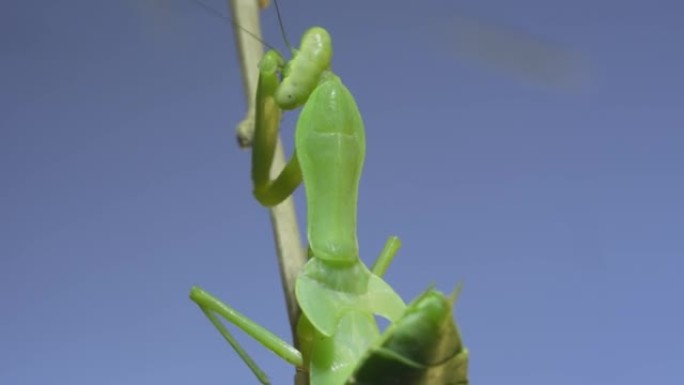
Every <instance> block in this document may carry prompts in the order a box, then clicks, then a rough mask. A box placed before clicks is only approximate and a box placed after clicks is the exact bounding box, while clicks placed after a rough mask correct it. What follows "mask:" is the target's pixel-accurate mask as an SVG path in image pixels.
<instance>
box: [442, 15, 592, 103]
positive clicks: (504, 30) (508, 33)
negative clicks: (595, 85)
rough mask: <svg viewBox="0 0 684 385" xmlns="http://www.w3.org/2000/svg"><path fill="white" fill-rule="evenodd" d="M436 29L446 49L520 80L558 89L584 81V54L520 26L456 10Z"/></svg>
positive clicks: (573, 86) (585, 82) (585, 67)
mask: <svg viewBox="0 0 684 385" xmlns="http://www.w3.org/2000/svg"><path fill="white" fill-rule="evenodd" d="M439 32H440V33H441V35H442V36H446V37H447V38H445V40H446V41H445V42H444V43H445V47H446V48H445V49H446V50H447V51H451V52H453V53H454V54H455V55H457V56H460V57H463V58H467V59H471V60H473V61H475V62H477V63H479V64H483V65H485V66H486V67H488V68H490V69H493V70H497V71H501V72H504V73H506V74H508V75H509V76H513V77H516V78H518V79H520V80H523V81H527V82H532V83H535V84H539V85H543V86H547V87H551V88H558V89H562V90H577V89H578V88H581V87H584V86H586V85H587V82H588V75H589V74H588V69H587V64H586V60H585V58H583V57H582V56H581V55H580V54H579V53H576V52H573V51H572V50H571V49H569V48H567V47H564V46H563V45H561V44H559V43H554V42H550V41H547V40H545V39H543V38H541V37H538V36H534V35H533V34H531V33H529V32H527V31H524V30H523V29H520V28H513V27H507V26H504V25H503V24H501V23H498V22H492V21H487V20H485V19H484V18H481V17H477V16H474V15H472V14H471V13H469V12H465V11H459V12H458V13H457V14H456V15H454V16H453V17H451V21H450V22H449V23H448V24H446V25H444V26H443V28H441V30H440V31H439ZM447 39H448V40H447Z"/></svg>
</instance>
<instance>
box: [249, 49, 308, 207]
mask: <svg viewBox="0 0 684 385" xmlns="http://www.w3.org/2000/svg"><path fill="white" fill-rule="evenodd" d="M284 65H285V61H284V60H283V57H282V56H281V55H280V54H279V53H277V52H276V51H268V52H267V53H266V55H264V57H263V58H262V59H261V62H260V63H259V83H258V88H257V94H256V118H255V130H254V141H253V144H252V182H253V184H254V197H255V198H256V199H257V200H258V201H259V203H261V204H263V205H264V206H274V205H276V204H278V203H280V202H282V201H283V200H284V199H285V198H287V197H288V196H290V195H291V194H292V193H293V192H294V190H295V189H296V188H297V186H299V184H300V183H302V172H301V169H300V168H299V163H298V162H297V154H296V152H295V153H293V154H292V157H291V158H290V161H289V162H288V163H287V165H286V166H285V168H284V169H283V170H282V171H281V173H280V175H279V176H278V177H277V178H276V179H275V180H271V179H270V172H271V165H272V163H273V155H274V153H275V148H276V143H277V139H278V130H279V127H280V119H281V115H282V112H281V107H280V106H279V105H278V103H277V101H276V99H275V94H276V91H277V89H278V87H279V86H280V80H279V79H278V73H279V71H281V69H282V68H283V66H284Z"/></svg>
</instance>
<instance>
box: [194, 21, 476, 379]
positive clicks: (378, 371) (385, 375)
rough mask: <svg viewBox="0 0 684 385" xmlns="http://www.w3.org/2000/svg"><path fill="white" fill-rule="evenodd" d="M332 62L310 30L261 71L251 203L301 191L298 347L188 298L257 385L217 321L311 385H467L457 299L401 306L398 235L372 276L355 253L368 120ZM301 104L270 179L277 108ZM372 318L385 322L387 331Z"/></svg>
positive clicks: (205, 297)
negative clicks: (304, 249) (289, 53)
mask: <svg viewBox="0 0 684 385" xmlns="http://www.w3.org/2000/svg"><path fill="white" fill-rule="evenodd" d="M331 60H332V44H331V39H330V36H329V34H328V32H327V31H326V30H325V29H323V28H320V27H313V28H311V29H309V30H308V31H307V32H306V33H305V34H304V35H303V37H302V40H301V44H300V48H299V49H298V50H293V58H292V59H291V60H290V61H289V62H286V61H285V59H284V58H283V57H282V56H281V55H280V54H279V53H278V52H277V51H275V50H270V51H269V52H267V53H266V54H265V55H264V57H263V59H262V60H261V62H260V64H259V72H260V75H259V82H258V89H257V95H256V99H257V100H256V119H255V125H256V127H255V134H254V141H253V150H252V151H253V152H252V180H253V184H254V196H255V198H256V199H257V200H258V201H259V202H260V203H261V204H262V205H264V206H267V207H270V206H273V205H276V204H278V203H280V202H282V201H283V200H284V199H285V198H287V197H288V196H290V195H291V194H292V193H293V192H294V190H295V189H296V188H297V187H298V186H299V185H300V184H301V183H303V184H304V187H305V190H306V202H307V208H308V209H307V238H308V242H309V260H308V262H307V263H306V265H305V266H304V268H303V270H302V271H301V272H300V274H299V276H298V278H297V281H296V285H295V293H296V299H297V302H298V304H299V306H300V308H301V309H302V315H301V317H300V320H299V322H298V325H297V338H298V341H297V344H296V345H297V346H298V347H299V349H296V348H295V347H293V346H291V345H290V344H288V343H287V342H286V341H284V340H282V339H281V338H279V337H278V336H276V335H274V334H273V333H271V332H270V331H268V330H266V329H264V328H263V327H261V326H259V325H258V324H256V323H255V322H253V321H251V320H250V319H249V318H247V317H246V316H244V315H243V314H241V313H239V312H238V311H236V310H235V309H233V308H231V307H230V306H228V305H226V304H225V303H223V302H221V301H220V300H218V299H217V298H215V297H214V296H212V295H211V294H209V293H208V292H206V291H204V290H203V289H201V288H199V287H197V286H195V287H193V288H192V289H191V293H190V297H191V299H192V300H193V301H194V302H196V303H197V305H199V307H200V308H201V310H202V311H203V312H204V313H205V314H206V315H207V317H208V318H209V319H210V321H211V322H212V323H213V324H214V326H215V327H216V328H217V329H218V330H219V332H220V333H221V334H222V336H223V337H224V338H225V339H226V340H227V341H228V343H229V344H230V345H231V346H232V347H233V348H234V350H235V351H236V352H237V353H238V355H239V356H240V357H241V359H242V360H243V361H244V362H245V363H246V364H247V365H248V366H249V367H250V369H251V370H252V371H253V372H254V374H255V375H256V377H257V378H258V380H259V381H260V382H261V383H262V384H268V383H269V380H268V378H267V376H266V375H265V374H264V372H263V371H262V370H261V369H260V368H259V367H258V365H257V364H256V363H255V362H254V361H253V360H252V358H251V357H250V356H249V355H248V354H247V352H245V351H244V349H243V348H242V347H241V346H240V345H239V344H238V342H237V341H236V340H235V339H234V337H233V336H232V335H231V333H230V332H229V331H228V330H227V329H226V327H225V326H224V325H223V323H222V322H221V321H220V320H219V319H218V317H217V316H221V317H223V318H224V319H225V320H227V321H229V322H230V323H232V324H234V325H235V326H237V327H238V328H239V329H241V330H243V331H244V332H245V333H247V334H248V335H250V336H251V337H253V338H254V339H256V340H257V341H258V342H260V343H261V344H262V345H263V346H265V347H266V348H267V349H269V350H271V351H272V352H273V353H275V354H276V355H278V356H279V357H281V358H282V359H284V360H285V361H287V362H289V363H290V364H292V365H294V366H295V367H296V368H297V372H298V373H299V374H300V375H304V376H307V378H308V381H309V383H310V384H311V385H353V384H358V385H362V384H363V385H371V384H373V385H390V384H407V385H418V384H425V385H446V384H452V385H455V384H468V375H467V367H468V350H467V349H466V348H465V347H464V346H463V343H462V341H461V337H460V334H459V331H458V328H457V326H456V324H455V322H454V320H453V304H454V302H455V300H456V294H457V291H455V292H454V293H453V294H452V295H450V296H448V297H447V296H445V295H443V294H442V293H440V292H438V291H437V290H435V289H428V290H427V291H426V292H424V293H423V294H422V295H420V296H418V298H416V299H415V300H414V301H412V302H411V303H409V304H408V305H407V304H406V303H404V301H403V300H402V299H401V297H400V296H399V295H398V294H397V293H396V292H395V291H394V290H393V289H392V287H391V286H390V285H389V284H387V283H386V282H385V281H384V280H383V275H384V273H385V271H386V270H387V267H388V266H389V264H390V263H391V261H392V260H393V259H394V257H395V255H396V253H397V251H398V249H399V246H400V242H399V239H398V238H396V237H390V239H389V240H388V241H387V244H386V246H385V248H384V249H383V251H382V252H381V254H380V256H379V257H378V259H377V261H376V262H375V264H374V265H373V266H372V268H371V269H369V268H368V267H367V266H366V265H365V264H364V263H363V261H362V260H361V259H360V257H359V248H358V240H357V197H358V188H359V181H360V177H361V171H362V168H363V163H364V159H365V150H366V148H365V131H364V123H363V119H362V117H361V113H360V112H359V109H358V106H357V105H356V102H355V100H354V97H353V96H352V94H351V93H350V91H349V90H348V89H347V88H346V87H345V85H344V84H343V83H342V81H341V80H340V78H339V77H338V76H337V75H335V74H334V73H333V72H332V71H331ZM301 106H303V107H302V110H301V112H300V115H299V119H298V122H297V127H296V131H295V150H294V153H293V155H292V158H291V160H290V161H289V162H288V164H287V166H286V167H285V168H284V169H283V171H282V172H281V174H280V175H279V176H278V177H277V178H275V179H274V180H271V179H270V178H269V170H270V167H271V162H272V160H273V153H274V150H275V144H276V140H275V138H276V137H277V133H278V130H279V126H280V118H281V115H282V112H283V110H293V109H296V108H299V107H301ZM376 315H377V316H380V317H383V318H385V319H387V320H388V321H389V322H390V324H389V326H388V327H387V328H386V330H385V331H384V332H382V333H381V331H380V330H379V327H378V325H377V322H376V319H375V316H376Z"/></svg>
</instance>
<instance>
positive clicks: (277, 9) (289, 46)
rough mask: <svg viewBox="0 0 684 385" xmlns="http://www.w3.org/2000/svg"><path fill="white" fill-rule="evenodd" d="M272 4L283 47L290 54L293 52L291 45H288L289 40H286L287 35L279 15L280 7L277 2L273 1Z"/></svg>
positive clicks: (276, 0)
mask: <svg viewBox="0 0 684 385" xmlns="http://www.w3.org/2000/svg"><path fill="white" fill-rule="evenodd" d="M273 4H275V8H276V14H277V15H278V25H279V26H280V33H281V34H282V35H283V40H285V45H286V46H287V49H289V50H290V52H294V50H293V48H292V45H290V40H288V38H287V34H286V33H285V25H284V24H283V18H282V17H281V15H280V7H279V6H278V0H273Z"/></svg>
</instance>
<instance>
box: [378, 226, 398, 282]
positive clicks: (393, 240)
mask: <svg viewBox="0 0 684 385" xmlns="http://www.w3.org/2000/svg"><path fill="white" fill-rule="evenodd" d="M400 247H401V241H400V240H399V238H398V237H395V236H391V237H389V238H388V239H387V242H385V247H384V248H383V249H382V251H381V252H380V255H379V256H378V259H377V260H376V261H375V263H374V264H373V267H372V268H371V272H372V273H373V274H375V275H377V276H378V277H380V278H382V277H383V276H384V275H385V272H386V271H387V268H389V265H390V263H392V261H393V260H394V257H395V256H396V255H397V251H399V248H400Z"/></svg>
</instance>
